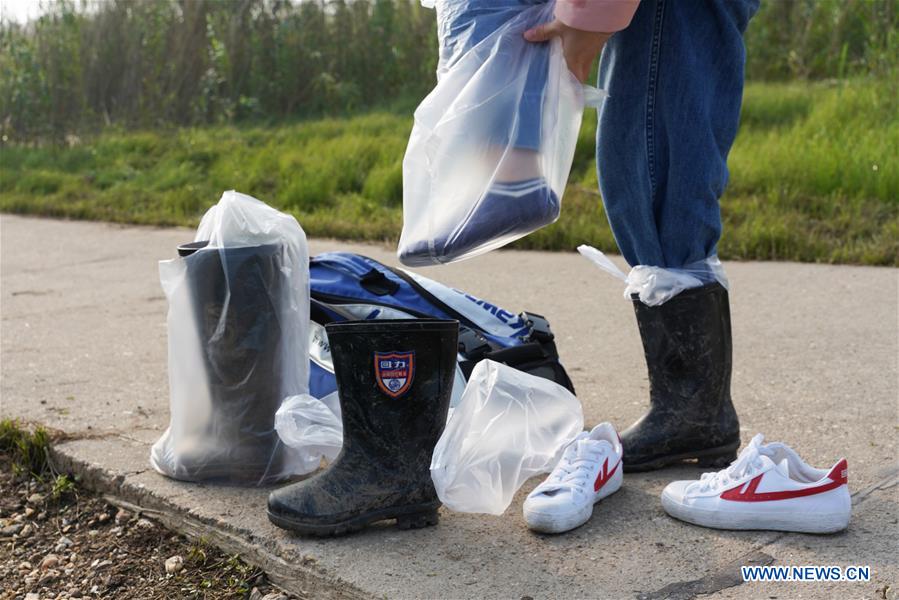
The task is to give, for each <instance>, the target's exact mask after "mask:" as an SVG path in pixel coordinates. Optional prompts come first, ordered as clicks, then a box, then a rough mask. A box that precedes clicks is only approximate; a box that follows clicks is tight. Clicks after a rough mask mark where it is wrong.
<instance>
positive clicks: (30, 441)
mask: <svg viewBox="0 0 899 600" xmlns="http://www.w3.org/2000/svg"><path fill="white" fill-rule="evenodd" d="M49 451H50V436H49V435H48V433H47V430H46V429H44V428H43V427H36V428H35V429H34V431H28V429H26V428H25V426H24V425H23V424H22V423H20V422H19V421H17V420H14V419H3V420H2V421H0V453H2V454H6V455H8V456H9V457H10V458H11V459H12V469H13V472H14V473H15V474H16V475H31V476H34V477H38V478H40V477H42V476H44V475H45V474H46V473H48V472H49V470H50V468H49Z"/></svg>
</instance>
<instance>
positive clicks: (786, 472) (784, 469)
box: [772, 458, 790, 478]
mask: <svg viewBox="0 0 899 600" xmlns="http://www.w3.org/2000/svg"><path fill="white" fill-rule="evenodd" d="M772 462H773V461H772ZM774 468H775V469H777V472H778V473H780V474H781V475H783V476H784V477H787V478H789V477H790V465H789V461H787V459H786V458H785V459H783V460H782V461H780V462H779V463H775V465H774Z"/></svg>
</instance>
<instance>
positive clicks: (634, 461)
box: [621, 283, 740, 471]
mask: <svg viewBox="0 0 899 600" xmlns="http://www.w3.org/2000/svg"><path fill="white" fill-rule="evenodd" d="M633 303H634V312H636V315H637V324H638V326H639V327H640V338H641V339H642V340H643V352H644V354H645V356H646V366H647V367H648V369H649V398H650V408H649V412H647V413H646V414H645V415H643V417H641V418H640V420H638V421H637V422H636V423H634V424H633V425H632V426H631V427H629V428H628V429H627V430H625V431H624V432H623V433H622V434H621V441H622V444H623V446H624V468H625V471H649V470H652V469H659V468H661V467H664V466H666V465H670V464H674V463H678V462H681V461H684V460H690V459H696V460H698V462H699V465H700V466H702V467H724V466H727V465H728V464H730V462H731V461H733V460H734V459H735V458H736V452H737V448H739V446H740V424H739V421H738V420H737V413H736V411H734V406H733V403H732V402H731V397H730V376H731V365H732V358H731V347H732V346H731V330H730V305H729V303H728V295H727V290H726V289H725V288H724V287H723V286H722V285H721V284H719V283H713V284H710V285H706V286H703V287H700V288H694V289H691V290H686V291H684V292H681V293H680V294H678V295H677V296H675V297H674V298H672V299H671V300H669V301H668V302H666V303H664V304H662V305H660V306H647V305H645V304H643V303H642V302H641V301H640V300H639V299H638V298H636V297H635V298H634V299H633Z"/></svg>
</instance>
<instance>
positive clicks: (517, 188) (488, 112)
mask: <svg viewBox="0 0 899 600" xmlns="http://www.w3.org/2000/svg"><path fill="white" fill-rule="evenodd" d="M425 4H430V5H433V6H435V8H436V9H437V20H438V37H439V41H440V63H439V65H438V73H437V74H438V83H437V86H436V87H435V88H434V90H433V91H432V92H431V94H429V95H428V97H427V98H425V100H424V101H423V102H422V103H421V104H420V105H419V107H418V108H417V109H416V111H415V124H414V127H413V130H412V134H411V136H410V138H409V145H408V147H407V149H406V155H405V158H404V160H403V233H402V236H401V238H400V244H399V248H398V251H397V253H398V256H399V259H400V261H401V262H402V263H403V264H406V265H409V266H425V265H433V264H441V263H449V262H454V261H457V260H462V259H465V258H470V257H473V256H477V255H479V254H483V253H485V252H488V251H490V250H493V249H495V248H499V247H500V246H503V245H505V244H507V243H509V242H511V241H514V240H516V239H518V238H520V237H523V236H525V235H527V234H529V233H531V232H533V231H536V230H537V229H539V228H541V227H544V226H546V225H549V224H550V223H552V222H554V221H555V220H556V219H557V218H558V216H559V211H560V208H561V205H560V202H561V198H562V192H563V191H564V188H565V184H566V182H567V179H568V173H569V171H570V169H571V162H572V159H573V158H574V148H575V144H576V142H577V135H578V131H579V129H580V123H581V117H582V113H583V108H584V93H583V89H582V86H581V84H580V82H578V81H577V79H576V78H575V77H574V76H573V75H572V74H571V73H570V71H569V70H568V67H567V65H566V63H565V58H564V56H563V53H562V47H561V42H559V40H554V41H552V42H546V43H537V44H535V43H530V42H528V41H526V40H525V39H524V37H523V34H524V32H525V31H526V30H528V29H530V28H532V27H534V26H536V25H539V24H541V23H545V22H548V21H551V20H552V18H553V9H554V6H555V3H554V2H552V1H547V0H495V1H489V0H437V1H436V2H432V3H428V2H425Z"/></svg>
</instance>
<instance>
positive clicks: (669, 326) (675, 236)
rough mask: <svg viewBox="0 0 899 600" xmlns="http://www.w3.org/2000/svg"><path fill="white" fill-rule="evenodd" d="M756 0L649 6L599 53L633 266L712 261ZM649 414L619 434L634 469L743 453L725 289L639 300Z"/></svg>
mask: <svg viewBox="0 0 899 600" xmlns="http://www.w3.org/2000/svg"><path fill="white" fill-rule="evenodd" d="M757 7H758V1H757V0H706V1H703V2H681V1H680V0H642V2H641V3H640V6H639V8H638V10H637V13H636V15H635V16H634V20H633V21H632V23H631V25H630V27H628V28H627V29H625V30H623V31H621V32H619V33H617V34H616V35H615V36H613V37H612V39H611V40H610V41H609V43H608V44H607V45H606V48H605V50H604V52H603V56H602V60H601V65H600V86H601V87H604V88H605V89H606V90H607V91H608V92H609V98H608V99H607V100H606V103H605V105H604V107H603V109H602V112H601V114H600V119H599V128H598V132H597V135H598V137H597V164H598V168H599V179H600V189H601V192H602V195H603V202H604V203H605V207H606V212H607V214H608V217H609V222H610V224H611V225H612V231H613V233H614V234H615V239H616V240H617V242H618V244H619V247H620V249H621V252H622V253H623V254H624V257H625V258H626V259H627V261H628V263H630V264H631V265H632V266H636V265H646V266H654V267H662V268H667V269H680V268H685V267H689V268H695V267H696V263H698V262H700V261H704V260H705V259H706V258H708V257H710V256H712V255H714V254H715V249H716V245H717V243H718V239H719V237H720V235H721V218H720V212H719V206H718V201H719V198H720V197H721V195H722V193H723V192H724V187H725V185H726V182H727V164H726V161H727V153H728V151H729V150H730V146H731V144H732V143H733V140H734V136H735V134H736V131H737V125H738V121H739V112H740V104H741V101H742V89H743V62H744V47H743V39H742V33H743V31H744V30H745V28H746V25H747V23H748V21H749V18H750V17H751V16H752V14H753V13H754V12H755V10H756V9H757ZM634 309H635V313H636V317H637V323H638V325H639V328H640V336H641V339H642V342H643V348H644V354H645V358H646V362H647V367H648V369H649V380H650V403H651V404H650V410H649V412H648V413H647V414H646V415H644V417H643V418H641V419H640V420H639V421H638V422H637V423H635V424H634V425H633V426H632V427H631V428H629V429H628V430H626V431H625V432H623V433H622V441H623V443H624V448H625V452H624V457H625V458H624V460H625V465H626V467H627V468H628V469H629V470H641V469H650V468H657V467H660V466H664V465H665V464H669V463H672V462H676V461H679V460H682V459H689V458H698V459H700V461H701V463H702V464H708V465H715V464H720V463H727V462H729V460H731V459H732V458H733V457H734V455H735V450H736V448H737V447H738V446H739V423H738V420H737V416H736V412H735V411H734V409H733V404H732V403H731V399H730V375H731V327H730V310H729V304H728V295H727V290H726V289H725V288H724V287H723V286H722V285H721V284H720V283H717V282H716V283H712V284H709V285H705V286H703V287H700V288H697V289H694V290H688V291H686V292H682V293H681V294H680V295H678V296H675V297H674V298H672V299H670V300H668V301H667V302H666V303H665V304H663V305H661V306H655V307H649V306H646V305H644V304H642V303H641V302H640V301H639V300H638V299H634Z"/></svg>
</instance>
